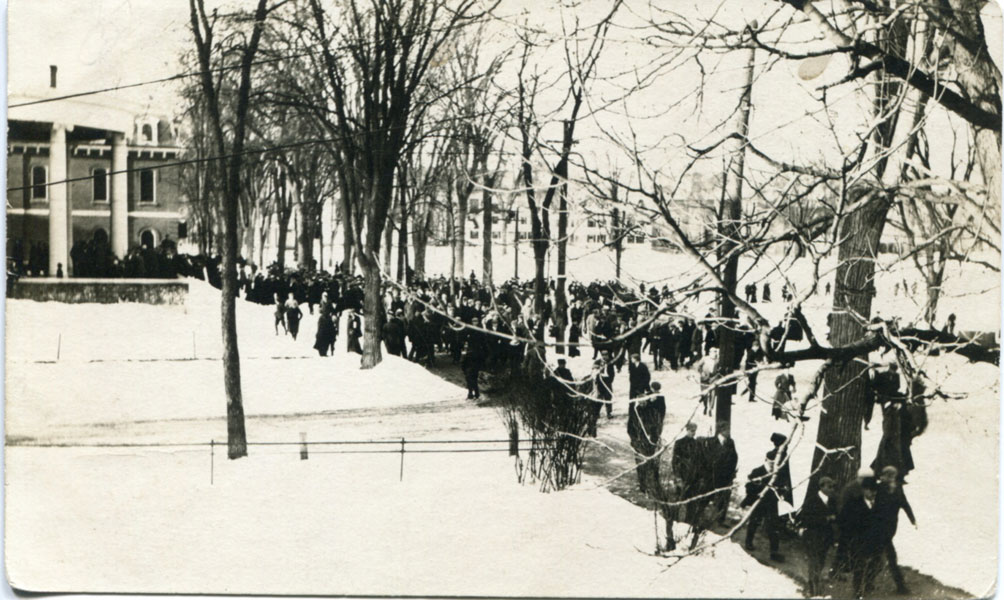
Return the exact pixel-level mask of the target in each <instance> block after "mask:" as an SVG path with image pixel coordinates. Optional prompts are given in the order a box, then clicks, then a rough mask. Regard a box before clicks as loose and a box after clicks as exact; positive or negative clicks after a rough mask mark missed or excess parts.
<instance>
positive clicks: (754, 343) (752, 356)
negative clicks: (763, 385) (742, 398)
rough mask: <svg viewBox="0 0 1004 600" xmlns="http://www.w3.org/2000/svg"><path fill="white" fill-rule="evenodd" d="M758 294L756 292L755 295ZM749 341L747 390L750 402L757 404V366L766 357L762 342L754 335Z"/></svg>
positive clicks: (746, 368) (746, 366)
mask: <svg viewBox="0 0 1004 600" xmlns="http://www.w3.org/2000/svg"><path fill="white" fill-rule="evenodd" d="M755 294H756V292H754V295H755ZM749 335H750V339H749V340H748V345H747V346H746V356H745V358H746V361H745V364H744V366H745V370H746V389H747V391H749V401H750V402H756V381H757V376H758V375H759V373H758V372H757V371H756V367H757V364H758V363H760V362H762V361H763V360H764V358H765V357H766V356H765V354H764V352H763V350H762V349H761V348H760V340H759V339H757V338H756V337H754V336H753V335H752V334H749Z"/></svg>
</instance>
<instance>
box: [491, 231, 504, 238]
mask: <svg viewBox="0 0 1004 600" xmlns="http://www.w3.org/2000/svg"><path fill="white" fill-rule="evenodd" d="M501 238H502V234H501V233H499V232H497V231H493V232H492V239H493V240H498V239H501Z"/></svg>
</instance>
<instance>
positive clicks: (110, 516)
mask: <svg viewBox="0 0 1004 600" xmlns="http://www.w3.org/2000/svg"><path fill="white" fill-rule="evenodd" d="M216 306H217V301H216V300H215V298H214V295H213V294H212V292H211V290H208V289H206V287H205V285H204V284H200V283H197V282H193V293H192V296H191V298H190V302H189V304H188V306H187V308H186V309H180V308H171V307H147V306H134V305H121V306H104V307H102V306H84V305H77V306H72V305H56V304H48V305H40V304H38V303H34V302H29V301H9V302H8V319H7V322H8V340H9V341H8V348H9V349H11V354H10V357H9V359H8V361H7V365H6V366H7V379H8V388H7V390H8V394H7V398H8V401H7V415H8V418H7V424H6V435H7V439H8V440H21V441H24V440H26V439H31V440H35V441H43V442H55V443H74V444H75V443H80V442H83V443H93V442H99V443H116V442H118V443H121V442H142V443H165V442H172V443H202V442H205V441H207V440H208V439H211V438H215V439H216V440H222V439H224V438H225V422H224V419H223V415H224V411H225V403H224V400H223V395H222V388H221V385H220V380H221V379H222V373H221V370H220V363H219V362H218V361H211V360H203V361H199V360H196V361H184V362H181V361H151V362H128V361H122V360H117V359H121V358H123V355H125V356H128V350H123V348H126V349H134V350H136V351H137V352H140V353H141V356H145V357H152V356H153V355H155V354H156V352H155V351H154V350H152V349H151V347H154V348H156V346H155V344H156V343H157V340H162V339H164V338H170V337H172V336H168V335H164V331H165V329H163V328H162V327H163V324H165V323H167V324H169V327H168V328H167V329H166V331H172V332H173V331H177V332H179V335H182V336H184V337H185V338H186V341H189V340H190V336H191V333H190V332H191V331H193V330H195V331H196V336H197V340H198V339H201V338H199V337H198V336H201V335H207V336H208V335H214V334H216V331H217V330H216V329H215V327H212V326H211V324H212V322H213V320H214V318H215V313H214V312H211V311H213V310H214V309H215V308H216ZM239 306H240V308H239V313H240V319H239V331H240V335H241V340H242V348H243V349H244V356H245V357H257V358H244V359H242V364H243V373H244V394H245V401H246V410H247V413H248V417H249V418H248V436H249V439H250V440H251V441H252V442H266V441H294V442H295V441H297V440H298V439H299V437H298V433H299V432H301V431H303V432H306V433H308V435H309V439H310V440H311V441H317V440H364V439H381V440H386V439H396V438H398V437H407V438H408V440H409V441H418V440H423V439H425V440H432V439H435V440H444V439H445V440H464V439H490V438H496V439H497V438H499V437H501V436H502V434H503V428H502V426H501V422H500V421H499V420H498V417H497V416H496V415H495V413H494V411H493V410H492V409H487V408H477V407H475V406H474V405H472V404H469V403H466V401H464V400H463V399H462V394H463V393H464V392H463V391H462V390H461V389H459V388H457V387H455V386H453V385H451V384H448V383H445V382H443V381H442V380H441V379H439V378H438V377H436V376H435V375H432V374H429V373H427V372H425V371H424V370H422V369H419V368H418V367H415V366H414V365H412V364H410V363H407V362H406V361H401V360H394V359H388V360H387V361H385V363H383V364H382V365H381V366H380V367H378V368H377V369H374V370H373V371H371V372H360V371H359V370H358V369H357V368H356V367H357V365H358V363H357V362H356V361H357V359H356V358H355V357H350V356H349V355H346V354H344V352H343V350H342V347H341V344H340V345H339V346H340V351H339V353H338V355H337V356H336V357H335V358H328V359H322V358H319V357H318V358H298V359H283V358H277V359H268V358H265V357H267V356H270V355H273V356H298V355H299V356H307V355H309V354H310V345H311V340H312V338H313V321H312V320H310V319H308V320H307V321H306V322H305V323H304V325H305V327H304V331H303V332H302V337H301V339H300V341H298V342H295V343H294V342H292V341H291V340H289V339H287V338H283V337H281V336H280V337H279V338H278V339H276V338H275V336H274V334H273V333H272V332H271V331H270V327H271V315H270V310H269V309H268V308H267V307H257V306H252V305H249V304H243V303H242V304H240V305H239ZM206 329H208V330H211V331H212V333H206V331H204V330H206ZM58 331H62V332H63V334H62V335H63V339H64V340H73V339H81V340H88V341H89V343H88V344H86V345H84V346H80V347H78V348H86V350H84V349H75V346H74V345H72V344H71V345H68V346H64V348H65V349H66V354H62V350H61V357H60V360H59V361H58V362H46V363H34V362H30V361H28V360H26V358H28V357H35V355H32V354H30V350H29V349H31V348H33V346H32V344H31V339H32V338H36V339H48V338H50V337H52V336H54V335H58ZM343 341H344V340H340V342H343ZM168 347H171V346H168V345H164V346H162V348H168ZM183 347H184V344H183V343H179V344H178V345H177V348H178V350H177V352H178V353H179V354H178V355H175V356H178V357H180V356H182V355H181V354H180V353H182V352H183V350H182V348H183ZM203 348H206V350H199V352H200V353H201V352H203V351H204V352H206V354H207V355H209V356H212V352H213V350H212V348H213V347H212V346H211V345H209V342H208V339H207V344H206V345H205V346H203ZM14 349H18V351H24V350H28V351H29V354H28V357H24V356H23V355H22V356H19V355H18V354H15V352H14ZM144 351H145V352H146V353H143V352H144ZM215 351H216V352H218V348H217V349H216V350H215ZM167 354H168V355H169V356H170V355H171V354H170V353H167ZM48 358H52V357H48ZM93 359H103V360H107V361H108V362H88V361H89V360H93ZM437 406H438V407H439V408H438V409H437V408H436V407H437ZM276 413H284V414H287V415H288V417H284V418H281V419H276V418H274V417H269V415H274V414H276ZM94 424H97V426H93V425H94ZM432 447H435V446H432ZM464 447H468V446H464ZM478 447H484V446H483V445H482V446H478ZM494 447H495V448H498V447H502V446H501V445H495V446H494ZM334 448H337V447H334ZM329 449H332V447H326V446H314V447H312V449H311V455H310V459H309V460H307V461H301V460H300V459H299V449H298V448H297V447H296V446H252V447H251V449H250V456H249V457H248V458H246V459H242V460H239V461H226V460H224V459H223V458H222V454H223V452H222V450H223V449H222V448H220V447H217V448H216V449H215V452H216V454H215V460H214V466H213V469H214V472H213V475H212V479H213V483H212V484H210V472H209V471H210V455H209V452H210V449H209V448H208V447H206V446H198V447H167V448H135V447H130V448H109V447H100V448H66V447H57V448H36V447H24V446H11V447H8V448H7V451H6V472H7V482H8V487H7V495H6V533H7V572H8V577H9V580H10V581H11V583H12V584H13V585H15V586H16V587H20V588H23V589H29V590H30V589H46V590H50V591H55V590H64V591H66V590H74V591H99V590H100V591H128V592H143V591H177V592H218V593H246V594H249V593H255V594H258V593H300V594H306V593H326V594H378V595H395V594H415V595H430V594H436V595H454V594H462V595H474V596H485V595H523V596H531V595H532V596H536V595H574V596H653V597H654V596H660V597H661V596H694V595H713V596H714V595H718V596H736V595H741V596H751V597H790V596H793V595H797V586H796V584H795V582H793V581H792V580H790V579H788V578H786V577H785V576H783V575H781V574H779V573H777V572H776V571H774V570H773V569H770V568H769V567H766V566H763V565H761V564H759V563H758V562H756V561H755V560H754V559H753V558H751V557H750V556H748V555H747V554H746V553H745V552H743V551H741V550H740V549H739V548H738V547H737V546H735V545H733V544H731V543H726V544H722V545H719V546H718V547H717V548H716V549H715V550H714V553H710V552H709V553H708V554H705V555H702V556H699V557H695V558H691V559H687V560H686V561H684V562H682V563H680V564H679V565H677V566H674V567H673V568H671V569H668V570H667V569H666V561H665V560H664V559H658V558H654V557H652V556H650V555H649V554H648V553H650V552H651V551H652V549H653V548H654V541H653V537H652V520H651V513H649V512H646V511H644V510H643V509H640V508H638V507H636V506H633V505H631V504H629V503H628V502H625V501H623V500H621V499H620V498H617V497H616V496H614V495H612V494H610V493H609V492H607V491H606V490H604V489H602V488H599V489H592V490H585V489H583V491H574V492H573V491H568V492H562V493H556V494H541V493H539V492H538V491H537V490H536V487H535V486H532V485H527V486H523V485H520V484H518V483H517V481H516V477H515V474H514V471H513V463H512V459H510V458H509V457H507V456H506V454H505V452H486V453H468V454H415V453H411V452H409V453H408V454H406V456H405V467H404V479H403V481H399V480H398V478H399V469H400V463H399V460H400V456H399V455H396V454H386V455H381V454H375V455H373V454H366V455H360V454H331V453H326V451H328V450H329ZM586 486H588V484H585V485H584V486H583V488H585V487H586ZM711 570H714V572H716V573H717V574H719V575H720V576H719V577H716V578H715V579H714V580H713V581H709V580H708V579H707V578H706V576H705V575H706V573H708V572H710V571H711ZM151 573H156V576H155V577H151Z"/></svg>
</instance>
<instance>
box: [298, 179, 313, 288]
mask: <svg viewBox="0 0 1004 600" xmlns="http://www.w3.org/2000/svg"><path fill="white" fill-rule="evenodd" d="M314 206H315V204H314V202H304V201H303V197H302V196H301V198H300V211H299V213H300V214H299V217H300V231H299V232H298V235H297V238H296V245H297V253H296V266H297V268H299V269H300V270H301V271H309V270H310V266H311V263H312V262H313V261H314V232H316V231H317V220H316V219H315V215H314Z"/></svg>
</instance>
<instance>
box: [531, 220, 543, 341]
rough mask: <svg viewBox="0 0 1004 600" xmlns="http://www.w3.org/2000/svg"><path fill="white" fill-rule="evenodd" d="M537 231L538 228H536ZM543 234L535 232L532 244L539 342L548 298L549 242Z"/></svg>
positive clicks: (534, 300) (534, 304) (534, 303)
mask: <svg viewBox="0 0 1004 600" xmlns="http://www.w3.org/2000/svg"><path fill="white" fill-rule="evenodd" d="M534 229H537V228H534ZM542 235H543V234H542V233H540V232H539V231H535V232H534V234H533V236H534V239H533V240H532V241H531V242H530V243H531V244H532V246H533V312H535V313H536V314H537V331H535V332H534V337H535V338H536V339H537V340H543V339H544V331H545V329H544V327H545V324H544V319H543V318H542V317H543V316H544V303H545V300H546V298H547V278H546V277H545V274H544V269H545V267H546V266H547V240H542V239H541V236H542Z"/></svg>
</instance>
